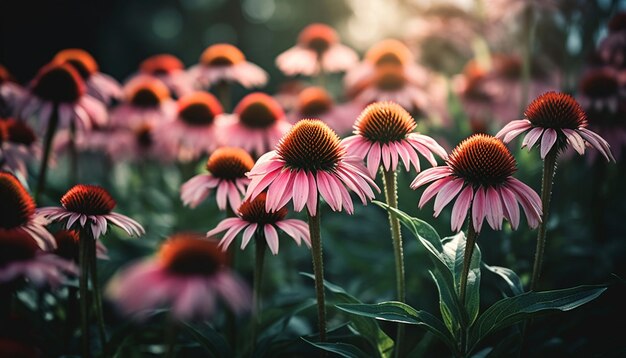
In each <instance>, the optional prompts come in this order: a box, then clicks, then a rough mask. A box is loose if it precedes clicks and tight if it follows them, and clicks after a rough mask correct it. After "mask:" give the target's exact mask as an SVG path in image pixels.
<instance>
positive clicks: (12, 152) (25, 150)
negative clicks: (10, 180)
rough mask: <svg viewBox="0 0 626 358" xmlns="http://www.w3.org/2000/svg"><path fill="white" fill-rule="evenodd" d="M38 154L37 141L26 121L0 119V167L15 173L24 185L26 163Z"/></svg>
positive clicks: (39, 152)
mask: <svg viewBox="0 0 626 358" xmlns="http://www.w3.org/2000/svg"><path fill="white" fill-rule="evenodd" d="M3 132H4V136H5V138H4V139H2V136H3ZM40 156H41V148H40V145H39V141H38V140H37V137H36V136H35V132H34V131H33V130H32V129H31V127H30V126H29V125H28V124H26V122H23V121H18V120H15V119H13V118H9V119H7V120H1V119H0V169H2V170H7V171H9V172H11V173H13V174H15V175H16V176H17V177H19V178H20V180H21V181H22V182H23V183H25V184H24V185H26V179H27V178H28V168H27V163H28V162H30V161H32V160H34V159H39V157H40Z"/></svg>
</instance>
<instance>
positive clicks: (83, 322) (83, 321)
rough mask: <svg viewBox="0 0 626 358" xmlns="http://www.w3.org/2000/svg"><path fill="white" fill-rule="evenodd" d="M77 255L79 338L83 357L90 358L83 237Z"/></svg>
mask: <svg viewBox="0 0 626 358" xmlns="http://www.w3.org/2000/svg"><path fill="white" fill-rule="evenodd" d="M78 247H79V249H78V250H79V255H80V258H79V259H80V260H79V264H80V279H79V283H78V286H79V293H80V327H81V336H82V337H81V338H82V347H83V357H91V348H90V344H89V343H90V342H89V341H90V340H89V336H90V334H89V317H88V314H89V310H88V308H87V307H88V305H87V300H88V298H87V294H88V291H89V290H88V287H87V285H88V283H89V282H88V280H89V243H88V240H87V238H85V237H84V236H83V235H81V237H80V242H79V245H78Z"/></svg>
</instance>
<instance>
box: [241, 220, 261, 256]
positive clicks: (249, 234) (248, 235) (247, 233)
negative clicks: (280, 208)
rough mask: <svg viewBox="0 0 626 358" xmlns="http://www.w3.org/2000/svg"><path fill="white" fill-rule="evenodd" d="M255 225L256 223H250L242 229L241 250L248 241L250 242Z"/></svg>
mask: <svg viewBox="0 0 626 358" xmlns="http://www.w3.org/2000/svg"><path fill="white" fill-rule="evenodd" d="M256 227H257V224H250V225H248V227H246V229H245V230H244V231H243V239H242V240H241V249H242V250H243V249H245V248H246V246H248V243H249V242H250V239H251V238H252V235H254V232H255V231H256Z"/></svg>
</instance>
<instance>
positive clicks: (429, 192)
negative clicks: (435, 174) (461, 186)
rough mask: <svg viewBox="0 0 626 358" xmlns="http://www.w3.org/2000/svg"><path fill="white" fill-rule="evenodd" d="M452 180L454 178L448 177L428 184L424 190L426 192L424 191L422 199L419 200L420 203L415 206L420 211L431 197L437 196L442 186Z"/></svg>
mask: <svg viewBox="0 0 626 358" xmlns="http://www.w3.org/2000/svg"><path fill="white" fill-rule="evenodd" d="M453 179H454V178H452V177H450V176H448V177H445V178H442V179H439V180H437V181H435V182H434V183H432V184H430V186H429V187H428V188H426V190H424V193H422V197H421V198H420V201H419V203H418V204H417V206H418V207H419V208H420V209H421V208H422V207H423V206H424V204H426V202H428V200H430V199H431V198H432V197H433V196H435V194H437V193H438V192H439V190H440V189H441V188H442V187H443V186H444V185H446V184H447V183H449V182H450V181H452V180H453Z"/></svg>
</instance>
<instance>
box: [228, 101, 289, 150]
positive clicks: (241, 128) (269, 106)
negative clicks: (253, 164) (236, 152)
mask: <svg viewBox="0 0 626 358" xmlns="http://www.w3.org/2000/svg"><path fill="white" fill-rule="evenodd" d="M218 120H219V121H220V129H219V131H220V139H219V141H220V143H222V145H227V146H231V147H240V148H243V149H244V150H246V151H247V152H248V153H251V154H253V156H254V157H260V156H261V155H263V154H265V153H267V152H268V151H270V150H272V149H273V148H274V146H275V145H276V144H278V142H279V141H280V138H281V137H282V136H283V135H284V134H285V133H287V131H288V130H289V128H291V124H290V123H289V122H288V121H287V120H286V117H285V112H284V111H283V109H282V108H281V107H280V105H279V104H278V102H277V101H276V100H275V99H274V98H272V97H271V96H269V95H267V94H265V93H261V92H253V93H250V94H248V95H246V96H245V97H244V98H242V99H241V101H239V103H238V104H237V106H236V107H235V110H234V111H233V113H232V114H223V115H221V116H220V118H219V119H218Z"/></svg>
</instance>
